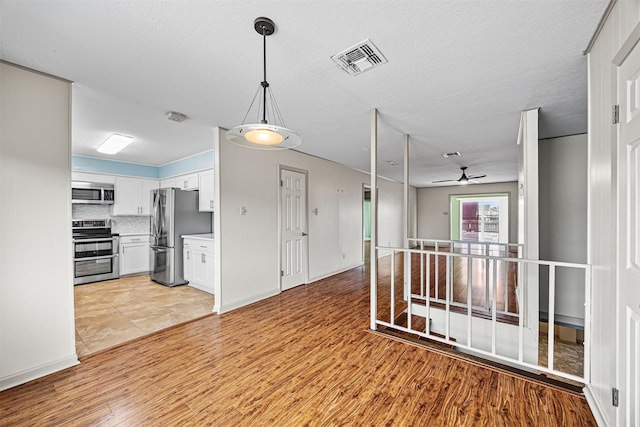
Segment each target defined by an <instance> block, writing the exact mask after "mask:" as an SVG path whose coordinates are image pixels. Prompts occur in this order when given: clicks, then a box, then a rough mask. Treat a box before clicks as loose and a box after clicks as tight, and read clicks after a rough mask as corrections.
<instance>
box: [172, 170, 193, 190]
mask: <svg viewBox="0 0 640 427" xmlns="http://www.w3.org/2000/svg"><path fill="white" fill-rule="evenodd" d="M176 187H178V188H180V189H182V190H197V189H198V174H197V173H190V174H187V175H180V176H177V177H176Z"/></svg>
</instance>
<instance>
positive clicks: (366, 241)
mask: <svg viewBox="0 0 640 427" xmlns="http://www.w3.org/2000/svg"><path fill="white" fill-rule="evenodd" d="M370 245H371V187H370V186H368V185H366V184H363V185H362V261H363V262H364V265H365V267H366V266H368V265H369V256H370V254H371V246H370Z"/></svg>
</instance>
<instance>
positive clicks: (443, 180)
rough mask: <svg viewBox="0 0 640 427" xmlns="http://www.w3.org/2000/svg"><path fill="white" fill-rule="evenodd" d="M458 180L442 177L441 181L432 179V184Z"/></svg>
mask: <svg viewBox="0 0 640 427" xmlns="http://www.w3.org/2000/svg"><path fill="white" fill-rule="evenodd" d="M453 181H457V179H441V180H440V181H431V183H432V184H437V183H439V182H453Z"/></svg>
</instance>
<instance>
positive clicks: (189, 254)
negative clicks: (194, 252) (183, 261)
mask: <svg viewBox="0 0 640 427" xmlns="http://www.w3.org/2000/svg"><path fill="white" fill-rule="evenodd" d="M187 259H188V260H189V259H191V252H189V251H187Z"/></svg>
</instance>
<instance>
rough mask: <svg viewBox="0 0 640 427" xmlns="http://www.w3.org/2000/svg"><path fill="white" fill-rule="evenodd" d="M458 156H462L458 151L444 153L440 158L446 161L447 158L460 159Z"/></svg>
mask: <svg viewBox="0 0 640 427" xmlns="http://www.w3.org/2000/svg"><path fill="white" fill-rule="evenodd" d="M460 156H462V154H460V152H459V151H452V152H451V153H444V154H443V155H442V157H444V158H445V159H446V158H447V157H460Z"/></svg>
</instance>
